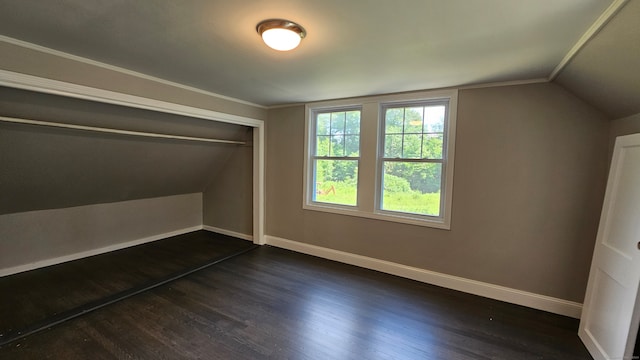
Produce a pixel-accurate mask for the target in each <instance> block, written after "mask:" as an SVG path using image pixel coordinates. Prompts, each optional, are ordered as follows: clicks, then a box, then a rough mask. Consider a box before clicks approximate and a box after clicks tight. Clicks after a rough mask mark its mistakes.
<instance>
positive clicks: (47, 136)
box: [0, 87, 251, 215]
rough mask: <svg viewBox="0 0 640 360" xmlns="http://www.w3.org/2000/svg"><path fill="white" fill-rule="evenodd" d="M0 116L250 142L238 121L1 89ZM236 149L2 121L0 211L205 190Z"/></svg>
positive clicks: (10, 211) (225, 145)
mask: <svg viewBox="0 0 640 360" xmlns="http://www.w3.org/2000/svg"><path fill="white" fill-rule="evenodd" d="M0 115H1V116H6V117H18V118H27V119H34V120H44V121H49V122H59V123H69V124H79V125H85V126H87V125H88V126H97V127H107V128H115V129H124V130H130V131H143V132H155V133H164V134H176V135H183V136H193V137H205V138H220V139H226V140H238V141H247V142H249V143H248V144H247V146H251V144H250V139H251V131H250V129H249V128H247V127H244V126H239V125H231V124H225V123H218V122H212V121H208V120H200V119H194V118H186V117H181V116H176V115H169V114H163V113H156V112H151V111H146V110H139V109H132V108H124V107H120V106H115V105H108V104H101V103H94V102H90V101H84V100H78V99H71V98H66V97H60V96H54V95H45V94H40V93H32V92H28V91H23V90H16V89H9V88H3V87H0ZM237 146H242V145H227V144H215V143H214V144H212V143H201V142H190V141H182V140H167V139H152V138H143V137H133V136H123V135H112V134H103V133H94V132H87V131H79V130H68V129H58V128H49V127H42V126H33V125H22V124H11V123H5V122H0V166H1V170H0V175H1V176H0V194H2V196H1V198H0V215H2V214H7V213H16V212H22V211H32V210H42V209H53V208H64V207H70V206H80V205H88V204H98V203H108V202H117V201H124V200H133V199H143V198H152V197H160V196H168V195H176V194H188V193H198V192H203V191H204V190H205V188H206V187H207V185H208V184H209V183H210V182H212V181H215V178H216V177H217V175H218V173H219V172H220V171H224V164H225V162H226V160H227V159H228V158H229V156H231V154H232V152H233V151H234V149H236V148H237Z"/></svg>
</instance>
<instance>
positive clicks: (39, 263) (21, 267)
mask: <svg viewBox="0 0 640 360" xmlns="http://www.w3.org/2000/svg"><path fill="white" fill-rule="evenodd" d="M197 230H202V225H197V226H192V227H188V228H184V229H180V230H175V231H171V232H167V233H163V234H157V235H153V236H148V237H145V238H142V239H136V240H132V241H128V242H124V243H119V244H113V245H109V246H105V247H101V248H98V249H91V250H87V251H82V252H79V253H75V254H70V255H64V256H60V257H56V258H52V259H46V260H41V261H36V262H32V263H29V264H24V265H18V266H14V267H10V268H6V269H0V277H2V276H8V275H13V274H17V273H21V272H25V271H29V270H35V269H38V268H42V267H46V266H51V265H57V264H61V263H64V262H67V261H73V260H78V259H82V258H85V257H89V256H94V255H99V254H104V253H108V252H111V251H115V250H120V249H124V248H128V247H132V246H136V245H140V244H144V243H148V242H152V241H157V240H161V239H165V238H168V237H172V236H177V235H182V234H186V233H189V232H192V231H197Z"/></svg>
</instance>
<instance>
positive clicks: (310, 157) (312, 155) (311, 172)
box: [305, 105, 362, 210]
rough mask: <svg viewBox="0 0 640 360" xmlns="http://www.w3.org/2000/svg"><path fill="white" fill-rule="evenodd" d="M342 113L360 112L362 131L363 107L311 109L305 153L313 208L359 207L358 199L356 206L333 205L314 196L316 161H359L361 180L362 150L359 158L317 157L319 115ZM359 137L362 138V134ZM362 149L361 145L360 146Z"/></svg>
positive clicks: (309, 196)
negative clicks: (315, 198) (317, 199)
mask: <svg viewBox="0 0 640 360" xmlns="http://www.w3.org/2000/svg"><path fill="white" fill-rule="evenodd" d="M342 111H360V131H361V129H362V106H359V105H356V106H341V107H331V108H314V109H311V111H310V113H309V121H308V122H307V127H308V131H311V132H310V133H308V135H307V139H306V140H307V143H306V144H308V145H307V146H305V148H307V149H306V150H307V151H306V152H305V155H306V156H305V169H307V167H308V171H306V172H305V173H306V174H307V177H306V179H307V180H305V185H306V188H307V189H309V191H305V193H306V196H307V198H306V203H309V204H311V205H312V206H317V207H323V208H324V207H328V208H336V209H346V210H348V209H355V208H357V207H358V199H356V204H355V205H346V204H333V203H327V202H322V201H314V200H313V198H314V195H315V194H316V190H317V184H316V167H315V166H314V164H315V160H321V159H322V160H349V161H357V162H358V181H359V179H360V156H361V155H360V149H358V156H357V157H354V156H330V155H329V156H317V155H316V147H317V136H316V135H317V134H316V129H317V124H316V121H317V116H318V114H323V113H333V112H342ZM358 136H361V134H360V132H359V133H358ZM358 146H359V147H360V145H359V144H358Z"/></svg>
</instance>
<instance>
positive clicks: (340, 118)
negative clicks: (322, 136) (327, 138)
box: [331, 111, 345, 135]
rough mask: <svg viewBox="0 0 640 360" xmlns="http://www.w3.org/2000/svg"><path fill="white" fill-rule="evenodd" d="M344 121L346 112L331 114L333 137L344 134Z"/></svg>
mask: <svg viewBox="0 0 640 360" xmlns="http://www.w3.org/2000/svg"><path fill="white" fill-rule="evenodd" d="M344 120H345V113H344V111H341V112H334V113H331V135H342V134H344Z"/></svg>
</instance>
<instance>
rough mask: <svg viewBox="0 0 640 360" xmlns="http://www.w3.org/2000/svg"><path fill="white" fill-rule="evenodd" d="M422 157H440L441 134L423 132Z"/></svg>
mask: <svg viewBox="0 0 640 360" xmlns="http://www.w3.org/2000/svg"><path fill="white" fill-rule="evenodd" d="M422 157H423V158H424V159H442V135H439V134H425V135H424V137H423V140H422Z"/></svg>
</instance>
